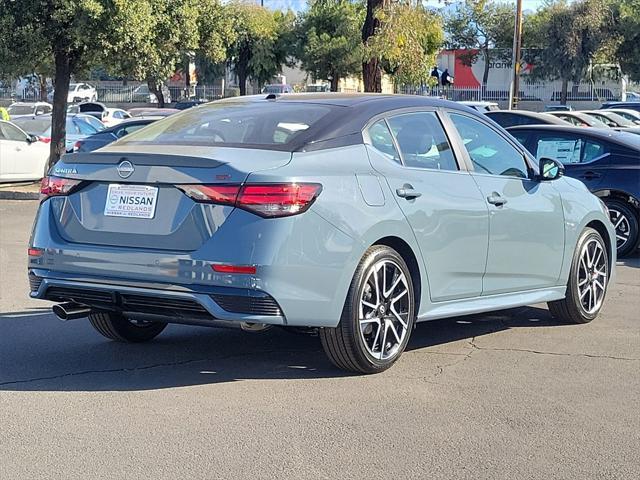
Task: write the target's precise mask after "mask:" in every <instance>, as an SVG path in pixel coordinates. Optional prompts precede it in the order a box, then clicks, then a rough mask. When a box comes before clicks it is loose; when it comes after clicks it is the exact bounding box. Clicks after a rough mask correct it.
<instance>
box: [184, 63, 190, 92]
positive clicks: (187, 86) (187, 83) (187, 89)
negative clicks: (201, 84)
mask: <svg viewBox="0 0 640 480" xmlns="http://www.w3.org/2000/svg"><path fill="white" fill-rule="evenodd" d="M190 65H191V61H190V60H189V55H187V57H186V58H185V61H184V87H185V98H186V99H187V100H188V99H189V97H190V96H191V76H190V75H189V66H190Z"/></svg>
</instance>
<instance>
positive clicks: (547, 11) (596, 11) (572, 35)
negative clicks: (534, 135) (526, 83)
mask: <svg viewBox="0 0 640 480" xmlns="http://www.w3.org/2000/svg"><path fill="white" fill-rule="evenodd" d="M610 14H611V10H610V7H609V4H608V3H607V2H603V1H601V0H580V1H576V2H574V3H571V4H568V3H566V2H565V1H564V0H562V1H560V2H557V3H553V4H548V5H546V6H545V7H543V8H542V9H541V10H539V11H538V12H537V13H536V14H534V15H532V16H530V17H529V19H528V28H527V31H526V32H525V35H526V36H528V39H527V43H528V44H530V45H535V46H536V47H537V49H535V50H532V51H531V52H530V53H529V56H530V57H531V58H530V59H529V60H530V63H533V64H534V65H535V67H534V69H533V71H532V73H531V75H532V77H533V78H547V79H560V80H562V92H561V96H560V102H561V103H562V104H563V105H564V104H566V103H567V94H568V85H569V82H570V81H573V82H579V81H580V80H582V79H583V78H584V76H585V74H586V72H587V71H588V69H589V66H590V65H591V63H592V60H593V58H594V56H595V55H596V53H597V52H598V51H599V50H600V49H601V47H602V46H603V45H604V44H605V42H606V41H607V38H608V37H609V35H610V27H611V24H610V19H611V15H610Z"/></svg>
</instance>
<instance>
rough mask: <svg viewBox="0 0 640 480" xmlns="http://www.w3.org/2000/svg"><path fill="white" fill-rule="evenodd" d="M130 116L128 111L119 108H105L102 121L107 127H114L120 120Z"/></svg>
mask: <svg viewBox="0 0 640 480" xmlns="http://www.w3.org/2000/svg"><path fill="white" fill-rule="evenodd" d="M128 118H131V115H130V114H129V112H126V111H125V110H122V109H120V108H107V109H106V110H105V112H104V115H103V117H102V119H101V120H102V123H104V124H105V126H107V127H115V126H116V125H118V124H119V123H121V122H122V121H124V120H126V119H128Z"/></svg>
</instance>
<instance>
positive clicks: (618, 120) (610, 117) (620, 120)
mask: <svg viewBox="0 0 640 480" xmlns="http://www.w3.org/2000/svg"><path fill="white" fill-rule="evenodd" d="M582 113H584V114H586V115H590V116H592V117H593V118H597V119H598V120H600V121H601V122H603V123H606V124H607V126H609V127H611V128H629V127H636V126H637V125H636V124H635V123H633V122H632V121H631V120H627V119H626V118H624V117H623V116H621V115H618V114H617V113H615V112H609V111H607V110H583V111H582Z"/></svg>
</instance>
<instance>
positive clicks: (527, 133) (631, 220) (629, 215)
mask: <svg viewBox="0 0 640 480" xmlns="http://www.w3.org/2000/svg"><path fill="white" fill-rule="evenodd" d="M508 130H509V132H510V133H511V134H512V135H513V136H514V137H515V138H516V139H517V140H518V141H519V142H520V143H521V144H522V145H524V146H525V147H526V148H527V149H528V150H529V151H530V152H531V153H532V155H534V156H536V157H538V158H542V157H551V158H554V159H556V160H558V161H560V162H562V163H563V164H564V168H565V174H566V175H568V176H571V177H575V178H577V179H578V180H580V181H582V182H583V183H584V184H585V185H586V186H587V188H589V190H591V191H592V192H593V193H594V194H595V195H597V196H598V197H600V198H601V199H602V201H604V203H605V204H606V205H607V207H608V210H609V215H610V217H611V222H612V223H613V225H614V228H615V229H616V245H617V250H618V256H619V257H623V256H625V255H628V254H630V253H632V252H634V251H635V250H636V249H637V248H638V246H639V244H640V229H639V228H638V226H639V225H640V137H639V136H638V135H634V134H631V133H627V132H617V131H614V130H611V129H598V128H576V127H562V126H555V125H553V126H552V125H536V126H524V127H513V128H509V129H508Z"/></svg>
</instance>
